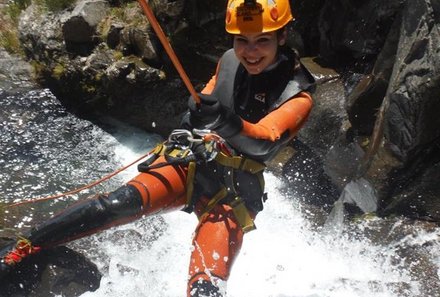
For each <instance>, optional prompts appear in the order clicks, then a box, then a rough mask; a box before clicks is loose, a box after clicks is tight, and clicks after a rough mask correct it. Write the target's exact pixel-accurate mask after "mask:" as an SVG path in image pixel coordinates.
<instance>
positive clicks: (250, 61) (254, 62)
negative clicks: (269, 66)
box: [244, 58, 263, 66]
mask: <svg viewBox="0 0 440 297" xmlns="http://www.w3.org/2000/svg"><path fill="white" fill-rule="evenodd" d="M244 60H245V61H246V63H247V64H248V65H250V66H254V65H258V64H259V63H260V62H261V60H263V58H258V59H250V58H244Z"/></svg>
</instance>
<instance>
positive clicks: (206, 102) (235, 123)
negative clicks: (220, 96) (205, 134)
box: [188, 94, 243, 138]
mask: <svg viewBox="0 0 440 297" xmlns="http://www.w3.org/2000/svg"><path fill="white" fill-rule="evenodd" d="M199 98H200V104H196V103H195V101H194V100H193V99H192V98H190V101H189V103H188V106H189V110H190V119H189V120H190V123H191V125H192V126H193V127H194V128H198V129H209V130H212V131H215V132H217V133H218V134H219V135H220V136H222V137H223V138H228V137H232V136H234V135H236V134H238V133H239V132H240V131H241V129H242V127H243V123H242V121H241V118H240V117H239V116H238V115H236V114H235V113H233V112H232V111H231V110H230V109H229V108H227V107H224V106H223V105H221V104H220V102H219V101H218V100H217V98H216V97H215V96H213V95H206V94H199Z"/></svg>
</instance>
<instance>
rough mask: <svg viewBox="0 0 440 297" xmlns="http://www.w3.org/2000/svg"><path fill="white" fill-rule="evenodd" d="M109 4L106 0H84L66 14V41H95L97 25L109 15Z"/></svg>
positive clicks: (64, 28)
mask: <svg viewBox="0 0 440 297" xmlns="http://www.w3.org/2000/svg"><path fill="white" fill-rule="evenodd" d="M108 9H109V5H108V2H107V1H104V0H82V1H80V2H79V3H78V4H76V6H75V9H74V10H73V11H72V13H70V14H66V15H65V16H64V18H65V20H63V35H64V40H65V41H66V43H89V42H93V40H94V36H95V35H96V27H97V26H98V24H99V23H100V22H101V20H102V19H103V18H104V17H105V16H106V15H107V11H108Z"/></svg>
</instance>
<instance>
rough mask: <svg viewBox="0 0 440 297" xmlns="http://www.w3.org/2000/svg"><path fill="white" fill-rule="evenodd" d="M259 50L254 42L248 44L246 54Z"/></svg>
mask: <svg viewBox="0 0 440 297" xmlns="http://www.w3.org/2000/svg"><path fill="white" fill-rule="evenodd" d="M256 49H257V45H256V44H255V43H254V42H248V43H247V44H246V47H245V50H246V52H253V51H255V50H256Z"/></svg>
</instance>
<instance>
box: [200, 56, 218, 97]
mask: <svg viewBox="0 0 440 297" xmlns="http://www.w3.org/2000/svg"><path fill="white" fill-rule="evenodd" d="M219 68H220V63H218V64H217V69H216V70H215V74H214V76H213V77H212V78H211V79H210V80H209V81H208V83H207V84H206V86H205V87H204V88H203V90H202V91H201V93H202V94H206V95H210V94H211V93H212V91H213V90H214V87H215V84H216V82H217V73H218V70H219Z"/></svg>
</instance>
